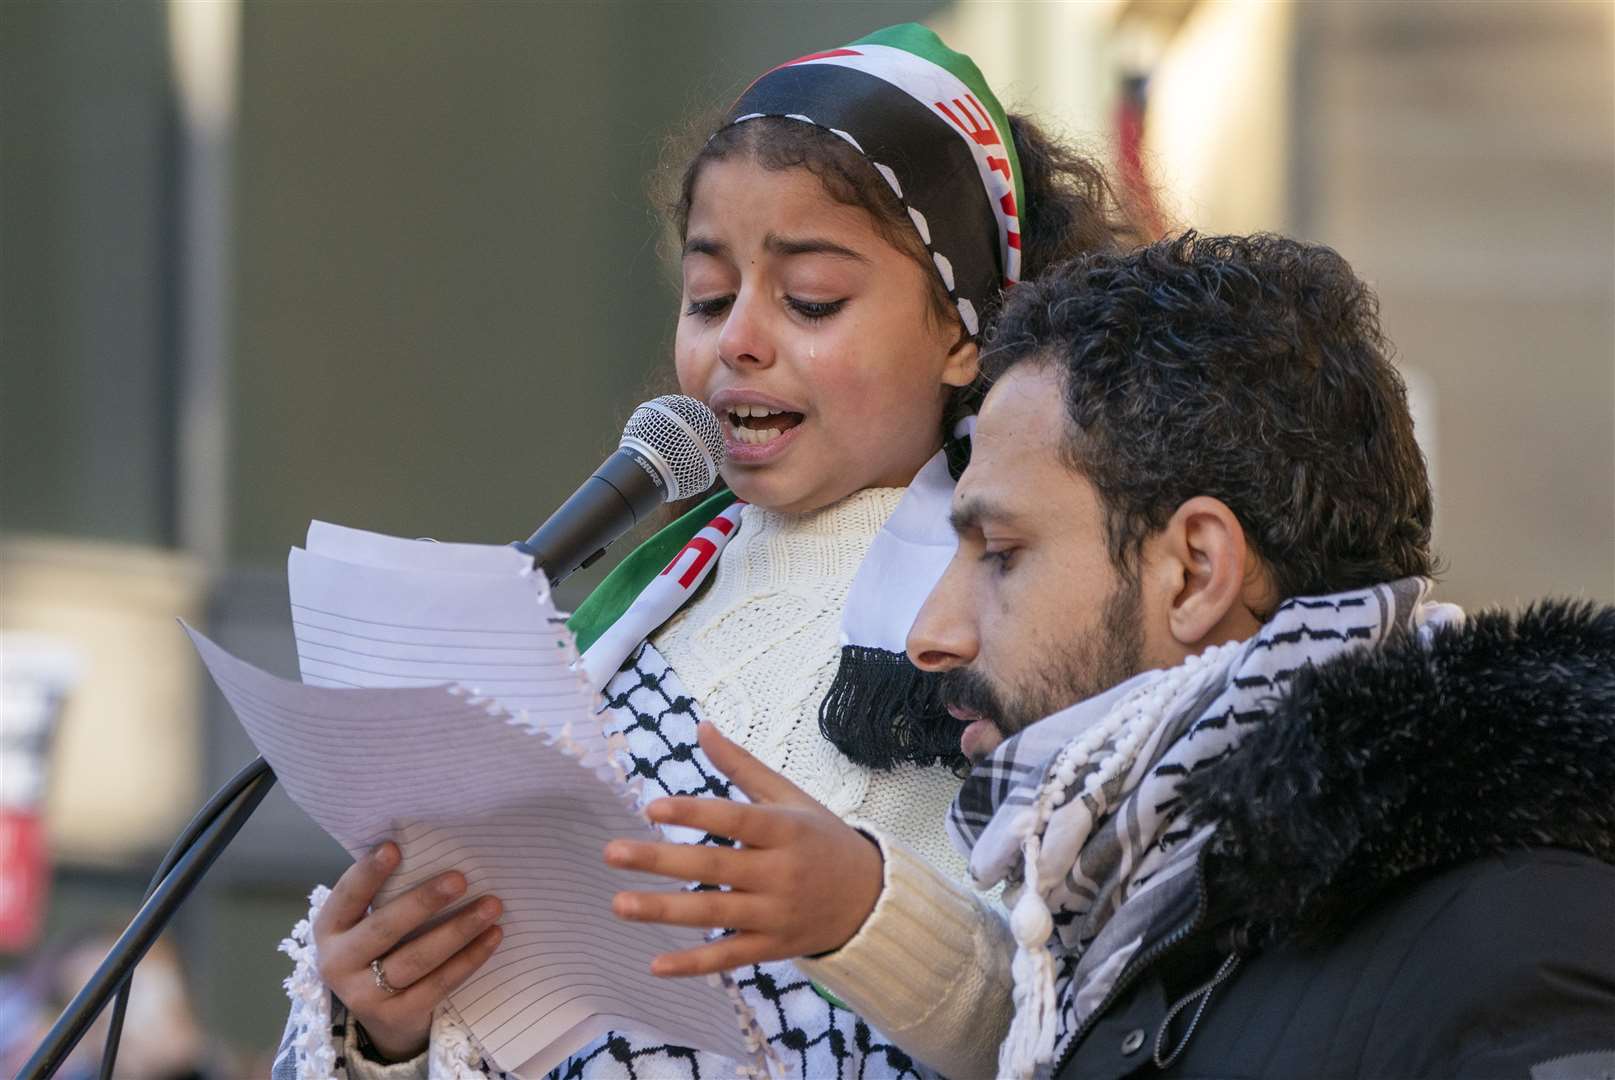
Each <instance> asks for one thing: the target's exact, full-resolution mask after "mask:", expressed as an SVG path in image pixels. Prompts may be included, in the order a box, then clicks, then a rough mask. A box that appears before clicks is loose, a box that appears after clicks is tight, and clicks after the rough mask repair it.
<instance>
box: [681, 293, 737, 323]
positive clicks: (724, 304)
mask: <svg viewBox="0 0 1615 1080" xmlns="http://www.w3.org/2000/svg"><path fill="white" fill-rule="evenodd" d="M734 299H735V298H734V297H733V296H711V297H707V298H706V299H703V300H691V301H690V303H689V306H688V307H686V308H685V309H684V314H686V315H694V316H696V317H698V318H702V319H716V318H717V317H718V316H719V315H722V314H723V313H724V312H725V311H726V310H728V308H729V305H730V304H731V303H733V302H734Z"/></svg>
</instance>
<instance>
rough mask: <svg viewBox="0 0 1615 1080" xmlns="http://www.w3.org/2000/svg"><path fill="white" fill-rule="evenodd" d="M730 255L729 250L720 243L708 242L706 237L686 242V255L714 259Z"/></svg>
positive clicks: (698, 237)
mask: <svg viewBox="0 0 1615 1080" xmlns="http://www.w3.org/2000/svg"><path fill="white" fill-rule="evenodd" d="M728 253H729V249H728V248H726V247H724V246H723V245H722V244H720V243H718V241H716V240H708V239H707V238H706V237H704V236H692V237H690V238H689V239H688V240H686V241H684V254H686V255H711V256H712V257H713V258H718V259H721V258H723V256H725V255H727V254H728Z"/></svg>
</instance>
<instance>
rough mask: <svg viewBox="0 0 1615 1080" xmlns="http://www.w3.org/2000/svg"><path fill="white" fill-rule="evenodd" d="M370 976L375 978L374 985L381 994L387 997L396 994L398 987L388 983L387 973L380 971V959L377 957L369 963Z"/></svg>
mask: <svg viewBox="0 0 1615 1080" xmlns="http://www.w3.org/2000/svg"><path fill="white" fill-rule="evenodd" d="M370 974H372V975H374V976H375V977H376V985H377V986H378V987H380V988H381V990H382V992H383V993H386V994H389V995H391V994H396V993H398V987H396V986H394V985H393V984H392V983H390V982H388V981H387V973H386V972H385V971H382V970H381V958H380V957H379V956H378V957H377V958H376V959H374V960H372V961H370Z"/></svg>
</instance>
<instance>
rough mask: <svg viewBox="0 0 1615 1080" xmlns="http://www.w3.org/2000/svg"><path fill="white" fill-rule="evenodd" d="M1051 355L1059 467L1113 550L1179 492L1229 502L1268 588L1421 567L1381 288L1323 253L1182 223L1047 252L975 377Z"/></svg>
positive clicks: (1422, 502) (1425, 531)
mask: <svg viewBox="0 0 1615 1080" xmlns="http://www.w3.org/2000/svg"><path fill="white" fill-rule="evenodd" d="M1025 363H1041V364H1052V365H1055V366H1056V367H1057V368H1058V370H1059V372H1060V373H1061V381H1062V383H1063V385H1064V393H1065V404H1066V407H1067V411H1068V415H1069V418H1070V421H1071V427H1070V439H1069V442H1068V444H1067V450H1068V455H1067V456H1068V464H1070V465H1071V466H1072V467H1073V468H1075V469H1076V470H1077V471H1078V472H1080V473H1081V474H1082V475H1083V476H1085V477H1086V478H1087V479H1088V480H1089V481H1091V482H1092V483H1093V485H1094V487H1095V488H1096V490H1097V491H1098V494H1099V497H1100V500H1101V502H1102V504H1103V506H1104V509H1105V528H1106V538H1107V542H1108V545H1109V547H1110V554H1111V559H1112V561H1113V562H1114V563H1115V564H1116V566H1117V567H1118V568H1119V569H1120V570H1121V571H1122V573H1123V574H1124V575H1127V576H1128V577H1132V576H1133V574H1134V573H1135V572H1136V567H1137V558H1138V553H1139V550H1140V548H1141V547H1142V545H1143V543H1144V541H1145V539H1146V538H1147V537H1149V536H1150V535H1151V534H1153V533H1155V532H1157V531H1159V530H1160V529H1161V528H1163V527H1164V526H1165V525H1166V523H1167V522H1168V520H1170V518H1171V516H1172V514H1173V513H1174V512H1175V511H1176V510H1177V508H1178V507H1179V506H1181V505H1182V504H1183V503H1184V502H1185V501H1186V500H1188V499H1190V498H1192V497H1193V496H1196V495H1210V496H1213V497H1214V498H1217V499H1220V500H1221V501H1222V502H1223V503H1225V504H1227V506H1228V507H1229V509H1231V510H1232V511H1233V512H1234V514H1235V516H1237V517H1238V518H1239V521H1240V524H1241V525H1242V526H1243V527H1244V529H1245V533H1246V537H1247V539H1248V541H1249V542H1250V544H1251V545H1252V547H1253V548H1254V550H1255V551H1256V553H1257V554H1258V555H1259V556H1260V557H1261V558H1262V559H1263V561H1264V562H1265V563H1266V565H1267V567H1268V569H1269V570H1270V572H1271V573H1272V575H1273V579H1274V584H1275V586H1276V587H1277V589H1278V591H1279V596H1280V597H1281V598H1282V597H1290V596H1305V595H1316V594H1320V593H1329V592H1337V591H1340V590H1342V589H1349V588H1358V587H1361V586H1364V585H1368V584H1371V583H1373V582H1378V581H1386V580H1391V579H1394V578H1399V577H1404V576H1408V575H1412V574H1430V573H1432V572H1433V571H1434V566H1433V560H1432V557H1431V553H1430V521H1431V513H1432V511H1431V499H1430V482H1429V479H1428V477H1427V475H1426V473H1425V464H1424V456H1423V454H1422V453H1421V452H1420V450H1419V447H1418V444H1417V443H1416V442H1415V441H1414V438H1413V421H1412V418H1411V417H1410V416H1409V414H1408V407H1407V390H1406V387H1405V386H1404V384H1403V382H1402V379H1401V377H1400V376H1399V375H1398V374H1397V372H1396V369H1395V368H1394V367H1393V366H1392V364H1391V361H1390V357H1389V346H1388V344H1387V342H1386V341H1385V338H1384V336H1383V335H1382V334H1381V332H1380V325H1379V302H1378V300H1377V299H1376V297H1375V296H1374V293H1373V291H1372V290H1370V289H1369V288H1368V286H1367V285H1365V284H1364V283H1363V282H1362V281H1360V280H1359V279H1358V278H1357V276H1356V274H1354V273H1353V272H1352V269H1351V267H1350V266H1349V265H1347V263H1346V261H1345V260H1344V259H1342V258H1341V257H1340V256H1339V255H1338V254H1336V253H1335V252H1334V251H1333V250H1331V249H1329V248H1327V247H1322V246H1319V245H1315V244H1306V243H1302V242H1300V241H1297V240H1291V239H1288V238H1286V237H1282V236H1273V235H1268V234H1262V235H1255V236H1200V235H1197V234H1196V233H1193V232H1188V233H1184V234H1182V235H1181V236H1178V237H1175V238H1169V239H1166V240H1162V241H1160V242H1158V243H1155V244H1152V245H1149V246H1148V247H1144V248H1140V249H1137V250H1135V251H1133V252H1130V253H1128V254H1099V255H1092V256H1087V257H1083V258H1078V259H1075V260H1072V261H1070V262H1067V263H1064V264H1061V265H1060V266H1059V267H1058V268H1056V269H1054V270H1052V271H1051V272H1050V273H1049V274H1047V275H1046V276H1044V277H1043V278H1041V279H1040V280H1038V281H1035V282H1028V283H1023V284H1021V285H1019V286H1017V287H1016V288H1014V289H1011V290H1010V292H1009V298H1008V300H1007V301H1006V303H1005V306H1004V309H1003V312H1002V313H1001V315H1000V316H999V319H998V324H997V327H996V329H995V331H994V334H993V337H992V339H991V347H990V348H989V350H988V351H987V355H986V356H985V357H984V367H985V373H986V375H987V377H988V379H989V380H991V379H995V378H998V377H1000V376H1002V375H1003V374H1004V373H1005V372H1006V371H1008V370H1010V369H1011V368H1013V367H1016V366H1017V365H1020V364H1025Z"/></svg>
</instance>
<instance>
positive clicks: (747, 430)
mask: <svg viewBox="0 0 1615 1080" xmlns="http://www.w3.org/2000/svg"><path fill="white" fill-rule="evenodd" d="M723 418H724V421H725V423H726V424H727V426H728V428H729V434H730V435H731V436H732V437H733V438H734V440H735V441H736V442H739V443H744V444H746V445H748V446H766V445H767V444H769V443H771V442H773V441H774V440H775V439H777V438H779V437H780V436H781V435H783V434H785V433H786V432H787V431H789V430H791V429H792V428H794V427H795V426H796V425H798V424H800V423H801V422H802V419H803V417H802V414H801V413H799V412H791V411H789V410H787V409H776V408H773V407H771V406H768V405H756V404H750V405H748V404H743V403H742V404H735V405H731V406H730V407H729V408H728V409H726V410H725V411H724V414H723Z"/></svg>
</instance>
